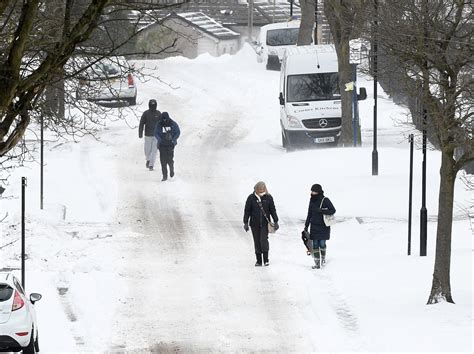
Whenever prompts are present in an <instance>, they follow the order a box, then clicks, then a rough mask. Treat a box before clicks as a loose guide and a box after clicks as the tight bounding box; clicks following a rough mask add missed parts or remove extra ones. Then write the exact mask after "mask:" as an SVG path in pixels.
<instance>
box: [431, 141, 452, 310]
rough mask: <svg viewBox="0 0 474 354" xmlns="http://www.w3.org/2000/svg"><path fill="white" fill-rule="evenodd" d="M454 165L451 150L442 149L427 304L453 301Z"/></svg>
mask: <svg viewBox="0 0 474 354" xmlns="http://www.w3.org/2000/svg"><path fill="white" fill-rule="evenodd" d="M454 165H455V161H454V159H453V151H452V150H448V151H443V152H442V158H441V169H440V175H441V179H440V190H439V200H438V228H437V232H436V258H435V266H434V273H433V283H432V286H431V294H430V297H429V299H428V304H435V303H438V302H440V301H443V300H444V301H447V302H451V303H454V301H453V298H452V296H451V281H450V270H451V234H452V222H453V200H454V183H455V180H456V173H457V171H456V169H455V166H454Z"/></svg>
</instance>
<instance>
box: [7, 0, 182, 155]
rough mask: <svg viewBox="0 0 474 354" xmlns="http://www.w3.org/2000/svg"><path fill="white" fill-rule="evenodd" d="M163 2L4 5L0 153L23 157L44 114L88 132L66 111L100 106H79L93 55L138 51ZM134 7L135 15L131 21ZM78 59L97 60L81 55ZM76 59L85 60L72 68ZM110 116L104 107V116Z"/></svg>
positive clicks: (65, 128)
mask: <svg viewBox="0 0 474 354" xmlns="http://www.w3.org/2000/svg"><path fill="white" fill-rule="evenodd" d="M185 1H186V0H183V1H182V2H180V3H178V4H177V5H176V4H174V5H172V6H174V7H176V6H179V5H182V4H183V3H184V2H185ZM172 6H170V7H172ZM164 7H168V6H167V5H160V4H157V3H151V2H148V1H132V0H122V1H120V0H94V1H92V0H24V1H21V2H20V1H14V0H11V1H2V2H0V36H1V38H2V41H1V42H0V158H6V159H12V158H17V157H19V156H22V155H23V153H24V150H23V149H21V148H20V149H19V148H18V147H21V141H22V139H23V137H24V134H25V132H26V130H27V129H28V127H29V126H30V123H31V122H32V121H34V120H38V119H40V118H42V119H45V120H46V122H45V124H46V126H47V127H49V128H50V129H55V130H57V131H58V133H60V134H70V135H73V136H74V134H78V133H79V134H86V133H87V132H88V131H89V130H88V129H89V128H88V127H87V126H86V125H85V124H84V122H81V121H76V120H75V119H74V117H71V116H70V115H67V117H65V115H64V114H63V113H62V112H64V110H66V112H67V109H71V108H75V109H76V111H80V112H83V113H84V115H88V113H90V112H92V111H94V112H96V111H97V106H96V105H93V104H89V103H87V102H84V101H81V102H79V103H78V101H77V99H76V97H75V96H74V93H75V91H76V88H75V87H74V83H75V82H77V80H74V79H75V78H76V77H77V75H78V74H80V73H83V72H85V71H86V70H87V68H88V67H89V66H90V65H93V63H94V60H95V59H97V60H100V59H101V58H105V57H109V56H114V55H118V54H121V55H123V54H134V53H133V49H134V47H133V46H128V47H127V45H129V43H130V41H132V40H133V39H134V38H135V37H136V36H137V35H138V34H139V33H141V28H142V27H143V24H142V22H143V20H144V19H146V20H147V21H148V22H152V21H159V19H158V17H157V16H156V15H155V14H154V12H153V10H157V9H162V8H164ZM131 11H134V13H135V18H134V19H133V20H131V19H130V18H128V14H129V13H131ZM172 46H173V42H171V43H170V44H169V46H168V47H165V48H162V49H161V50H163V51H164V50H167V49H169V48H170V47H172ZM79 56H91V57H93V58H95V59H93V60H92V61H84V60H82V59H80V60H75V58H77V57H79ZM74 61H75V62H76V64H80V63H82V64H83V65H70V63H71V62H74ZM129 69H130V68H125V70H129ZM63 105H65V106H64V107H62V106H63ZM105 113H106V112H105V111H99V116H100V114H102V115H105ZM89 116H91V114H89ZM96 116H97V115H96ZM7 154H10V155H8V156H7ZM3 161H5V160H3ZM3 161H0V164H1V163H2V162H3Z"/></svg>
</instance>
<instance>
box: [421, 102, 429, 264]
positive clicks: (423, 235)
mask: <svg viewBox="0 0 474 354" xmlns="http://www.w3.org/2000/svg"><path fill="white" fill-rule="evenodd" d="M422 124H423V146H422V152H423V164H422V171H421V209H420V256H426V244H427V239H428V230H427V228H428V211H427V209H426V109H423V123H422Z"/></svg>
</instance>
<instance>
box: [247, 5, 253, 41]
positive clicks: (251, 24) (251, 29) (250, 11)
mask: <svg viewBox="0 0 474 354" xmlns="http://www.w3.org/2000/svg"><path fill="white" fill-rule="evenodd" d="M248 2H249V18H248V22H249V23H248V24H249V39H248V42H249V43H252V32H253V0H248Z"/></svg>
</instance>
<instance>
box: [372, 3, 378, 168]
mask: <svg viewBox="0 0 474 354" xmlns="http://www.w3.org/2000/svg"><path fill="white" fill-rule="evenodd" d="M374 11H375V18H374V27H373V31H372V36H373V38H372V56H373V73H374V141H373V150H372V176H377V175H378V174H379V153H378V151H377V50H378V48H377V32H378V28H377V27H378V20H377V17H378V0H374Z"/></svg>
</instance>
